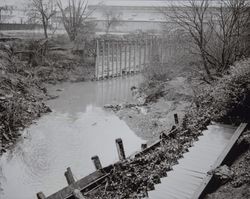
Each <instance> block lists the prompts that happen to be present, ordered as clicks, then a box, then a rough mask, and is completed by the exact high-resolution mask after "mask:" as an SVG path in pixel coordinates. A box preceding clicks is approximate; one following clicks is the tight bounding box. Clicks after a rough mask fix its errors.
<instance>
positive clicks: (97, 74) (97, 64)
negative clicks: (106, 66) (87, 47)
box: [95, 39, 99, 80]
mask: <svg viewBox="0 0 250 199" xmlns="http://www.w3.org/2000/svg"><path fill="white" fill-rule="evenodd" d="M95 67H96V79H97V80H99V40H98V39H97V40H96V62H95Z"/></svg>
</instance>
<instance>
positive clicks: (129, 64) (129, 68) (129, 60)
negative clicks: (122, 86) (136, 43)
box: [128, 42, 132, 74]
mask: <svg viewBox="0 0 250 199" xmlns="http://www.w3.org/2000/svg"><path fill="white" fill-rule="evenodd" d="M131 55H132V52H131V43H130V42H129V53H128V72H129V74H130V73H131Z"/></svg>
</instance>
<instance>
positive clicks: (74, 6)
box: [57, 0, 93, 41]
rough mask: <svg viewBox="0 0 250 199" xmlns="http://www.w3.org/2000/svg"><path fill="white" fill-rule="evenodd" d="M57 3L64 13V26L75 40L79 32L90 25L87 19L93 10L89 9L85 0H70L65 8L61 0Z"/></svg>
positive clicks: (71, 38) (72, 39)
mask: <svg viewBox="0 0 250 199" xmlns="http://www.w3.org/2000/svg"><path fill="white" fill-rule="evenodd" d="M57 5H58V7H59V9H60V11H61V14H62V22H63V25H64V28H65V30H66V32H67V34H68V36H69V38H70V40H71V41H75V39H76V38H77V36H78V34H79V33H80V32H81V31H83V30H84V31H85V30H86V29H87V28H88V27H89V26H88V22H87V19H88V17H89V15H90V14H91V13H92V12H93V10H91V11H88V10H87V2H86V1H85V0H79V1H76V0H69V1H68V6H67V7H66V8H63V5H62V2H61V0H58V1H57Z"/></svg>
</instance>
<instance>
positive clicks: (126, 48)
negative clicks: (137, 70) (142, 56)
mask: <svg viewBox="0 0 250 199" xmlns="http://www.w3.org/2000/svg"><path fill="white" fill-rule="evenodd" d="M127 44H128V43H127V42H126V41H125V73H127V47H128V46H127Z"/></svg>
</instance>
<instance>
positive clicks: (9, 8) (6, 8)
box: [0, 5, 14, 23]
mask: <svg viewBox="0 0 250 199" xmlns="http://www.w3.org/2000/svg"><path fill="white" fill-rule="evenodd" d="M13 10H14V8H13V6H8V5H5V6H0V23H2V22H3V21H4V19H3V16H2V13H3V12H7V13H9V14H12V11H13Z"/></svg>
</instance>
